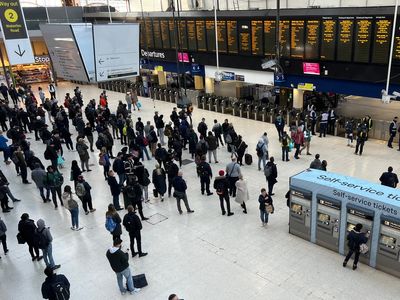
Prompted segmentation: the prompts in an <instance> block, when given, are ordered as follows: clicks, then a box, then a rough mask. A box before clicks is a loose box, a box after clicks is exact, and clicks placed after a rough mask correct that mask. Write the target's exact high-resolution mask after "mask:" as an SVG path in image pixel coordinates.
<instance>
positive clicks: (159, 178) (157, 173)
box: [152, 164, 167, 202]
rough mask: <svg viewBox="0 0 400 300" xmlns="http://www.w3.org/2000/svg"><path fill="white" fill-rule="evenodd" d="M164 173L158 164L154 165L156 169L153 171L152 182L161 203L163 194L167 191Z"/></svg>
mask: <svg viewBox="0 0 400 300" xmlns="http://www.w3.org/2000/svg"><path fill="white" fill-rule="evenodd" d="M165 180H166V176H165V171H164V169H163V168H161V166H160V165H159V164H156V168H155V169H154V170H153V176H152V182H153V184H154V188H155V190H156V191H157V193H158V194H159V195H160V197H161V202H162V201H164V194H165V192H166V191H167V183H166V181H165Z"/></svg>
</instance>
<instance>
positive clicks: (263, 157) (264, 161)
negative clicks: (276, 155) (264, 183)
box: [258, 153, 267, 170]
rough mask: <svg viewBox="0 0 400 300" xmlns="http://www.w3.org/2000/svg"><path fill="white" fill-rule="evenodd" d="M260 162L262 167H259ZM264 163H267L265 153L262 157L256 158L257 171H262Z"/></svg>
mask: <svg viewBox="0 0 400 300" xmlns="http://www.w3.org/2000/svg"><path fill="white" fill-rule="evenodd" d="M261 161H262V163H263V164H262V167H261V166H260V164H261ZM266 161H267V153H263V155H262V156H259V157H258V169H259V170H261V169H264V166H265V164H266Z"/></svg>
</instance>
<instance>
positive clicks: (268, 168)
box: [264, 164, 272, 177]
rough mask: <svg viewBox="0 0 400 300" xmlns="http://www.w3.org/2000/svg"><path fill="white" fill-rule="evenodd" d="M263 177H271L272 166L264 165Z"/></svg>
mask: <svg viewBox="0 0 400 300" xmlns="http://www.w3.org/2000/svg"><path fill="white" fill-rule="evenodd" d="M264 175H265V177H269V176H271V175H272V165H268V164H267V165H265V167H264Z"/></svg>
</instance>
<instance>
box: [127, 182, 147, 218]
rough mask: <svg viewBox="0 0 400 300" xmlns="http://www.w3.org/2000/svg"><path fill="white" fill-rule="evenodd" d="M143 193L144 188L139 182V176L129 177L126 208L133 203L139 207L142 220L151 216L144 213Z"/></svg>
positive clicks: (135, 206) (135, 207) (136, 207)
mask: <svg viewBox="0 0 400 300" xmlns="http://www.w3.org/2000/svg"><path fill="white" fill-rule="evenodd" d="M142 195H143V192H142V188H141V187H140V185H139V183H138V180H137V176H131V177H129V178H128V181H127V185H126V187H125V188H124V202H125V208H128V206H129V205H132V206H133V207H134V209H135V210H136V209H137V210H138V211H139V215H140V218H141V219H142V221H146V220H148V219H149V218H146V217H145V216H144V214H143V205H142Z"/></svg>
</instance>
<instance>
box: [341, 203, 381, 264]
mask: <svg viewBox="0 0 400 300" xmlns="http://www.w3.org/2000/svg"><path fill="white" fill-rule="evenodd" d="M373 222H374V211H372V210H368V209H365V208H361V207H358V206H355V205H352V204H348V205H347V223H346V224H347V228H346V237H345V249H344V250H345V254H347V252H348V251H349V247H348V246H347V244H348V243H347V234H349V232H350V231H351V230H352V229H353V228H354V227H355V226H356V225H357V224H358V223H360V224H362V225H363V228H362V230H361V232H368V233H369V234H370V238H368V242H367V246H368V248H369V249H371V237H372V233H371V231H372V224H373ZM369 258H370V251H368V252H367V253H365V254H362V253H361V254H360V262H362V263H364V264H367V265H368V264H369Z"/></svg>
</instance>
